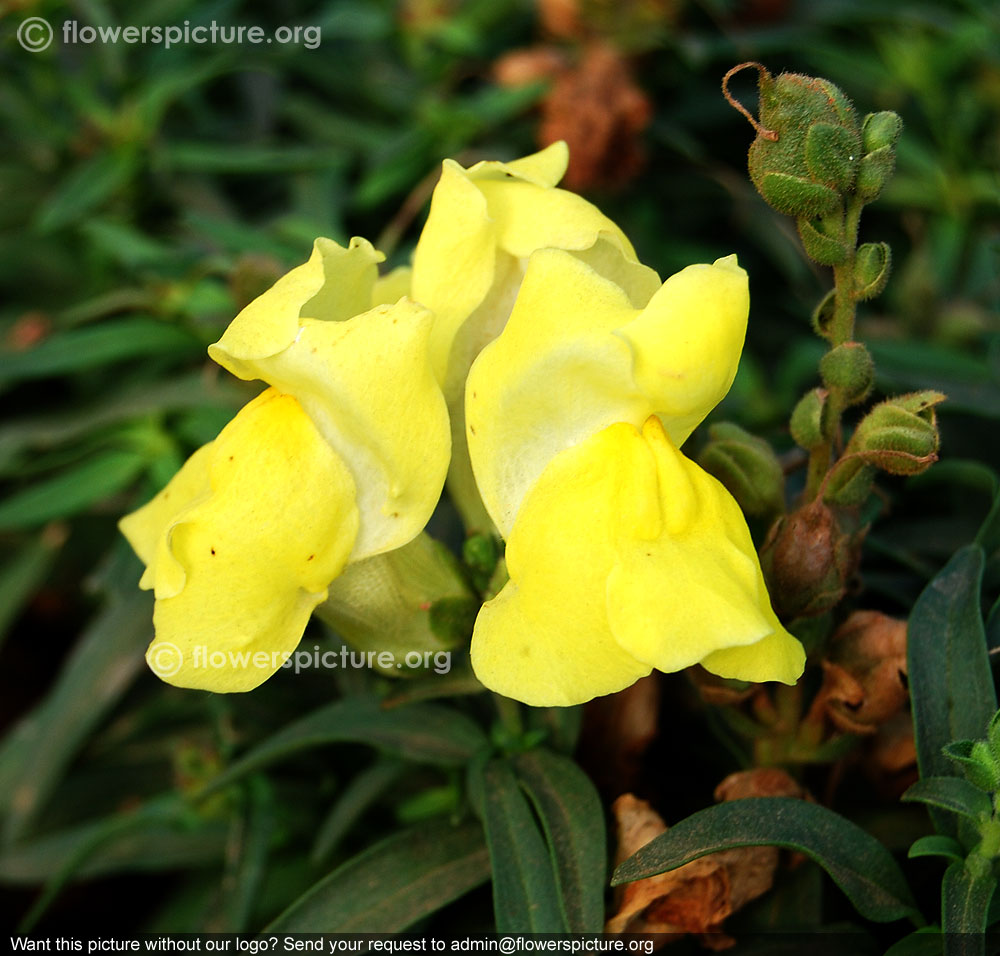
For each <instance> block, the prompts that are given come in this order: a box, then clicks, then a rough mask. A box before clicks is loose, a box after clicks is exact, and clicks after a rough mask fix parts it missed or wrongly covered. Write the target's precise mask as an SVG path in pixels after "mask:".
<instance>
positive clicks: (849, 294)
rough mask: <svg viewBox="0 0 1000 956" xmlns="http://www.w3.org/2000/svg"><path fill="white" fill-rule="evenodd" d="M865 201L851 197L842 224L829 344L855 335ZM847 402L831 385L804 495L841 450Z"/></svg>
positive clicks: (813, 491) (814, 490)
mask: <svg viewBox="0 0 1000 956" xmlns="http://www.w3.org/2000/svg"><path fill="white" fill-rule="evenodd" d="M863 208H864V203H863V202H862V201H861V200H859V199H857V198H855V197H852V198H850V199H849V200H848V202H847V209H846V210H845V212H844V218H843V222H842V226H841V239H842V240H843V241H844V243H845V245H846V246H847V248H848V250H849V252H848V254H847V257H846V258H845V259H844V261H843V262H842V263H841V264H840V265H837V266H834V267H833V288H834V305H833V315H832V316H831V318H830V323H829V326H828V336H829V340H830V348H831V349H834V348H836V347H837V346H838V345H843V344H844V343H845V342H850V341H852V340H853V339H854V320H855V317H856V315H857V305H858V302H857V296H856V292H855V283H854V269H855V258H856V255H857V247H858V225H859V223H860V221H861V210H862V209H863ZM846 405H847V403H846V401H845V397H844V396H843V395H842V394H841V393H840V390H839V389H836V388H833V389H830V394H829V396H828V397H827V401H826V408H825V409H824V414H823V430H824V433H825V435H826V441H825V442H824V443H823V444H822V445H820V446H818V447H817V448H814V449H813V450H812V451H811V452H810V454H809V470H808V472H807V476H806V491H805V498H806V500H807V501H811V500H812V499H814V498H815V497H816V496H817V495H818V494H819V492H820V488H821V486H822V483H823V479H824V477H826V474H827V472H828V471H829V470H830V465H831V463H832V462H833V460H834V455H835V452H839V450H840V448H839V446H840V442H841V432H840V419H841V416H842V415H843V414H844V409H845V407H846Z"/></svg>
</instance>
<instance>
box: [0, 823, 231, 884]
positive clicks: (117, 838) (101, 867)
mask: <svg viewBox="0 0 1000 956" xmlns="http://www.w3.org/2000/svg"><path fill="white" fill-rule="evenodd" d="M116 819H118V818H117V817H112V818H110V819H109V820H101V821H97V822H91V823H85V824H81V825H79V826H75V827H72V828H70V829H67V830H59V831H56V832H55V833H50V834H46V835H45V836H43V837H40V838H38V839H37V840H31V841H29V842H26V843H21V844H18V845H17V846H15V847H11V848H10V849H8V850H6V851H5V852H4V853H3V854H0V882H2V883H7V884H12V885H23V886H32V885H37V884H38V883H41V882H43V881H45V880H50V879H52V878H53V877H55V876H56V875H57V874H58V873H59V872H60V871H61V870H63V868H64V867H66V865H67V862H68V861H70V860H71V859H72V858H73V857H74V856H78V855H79V857H78V858H80V859H81V860H82V862H81V863H80V866H79V869H77V870H76V871H75V874H74V875H75V878H77V879H85V878H90V877H97V876H106V875H109V874H112V873H121V872H158V871H162V870H174V869H176V870H191V869H192V868H194V867H200V866H215V865H217V864H219V863H221V862H222V859H223V856H224V854H225V850H226V845H227V842H228V833H227V830H226V825H225V823H223V822H220V821H214V820H213V821H204V822H203V823H201V824H200V825H199V826H197V827H192V826H191V824H190V822H189V821H177V820H175V821H172V822H169V823H167V822H163V823H157V824H155V825H154V824H152V823H151V822H150V821H149V820H148V819H147V820H144V821H143V824H142V826H140V827H138V828H135V829H128V830H127V831H126V830H122V831H119V832H118V833H117V834H114V835H111V834H108V832H107V831H108V828H109V826H110V822H111V821H113V820H116ZM105 837H107V838H106V839H105ZM84 847H89V849H88V850H87V852H86V853H82V852H81V851H82V850H83V848H84Z"/></svg>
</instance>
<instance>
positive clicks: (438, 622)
mask: <svg viewBox="0 0 1000 956" xmlns="http://www.w3.org/2000/svg"><path fill="white" fill-rule="evenodd" d="M479 606H480V605H479V601H477V600H476V599H475V598H472V597H448V598H441V599H440V600H438V601H435V602H434V603H433V604H432V605H431V606H430V610H429V612H428V614H429V621H428V623H429V624H430V628H431V631H433V632H434V635H435V636H436V637H438V638H439V639H440V640H441V643H442V644H443V645H444V646H445V647H458V646H459V645H460V644H465V643H466V642H467V641H468V640H469V639H470V638H471V637H472V627H473V625H474V624H475V623H476V615H477V614H478V613H479Z"/></svg>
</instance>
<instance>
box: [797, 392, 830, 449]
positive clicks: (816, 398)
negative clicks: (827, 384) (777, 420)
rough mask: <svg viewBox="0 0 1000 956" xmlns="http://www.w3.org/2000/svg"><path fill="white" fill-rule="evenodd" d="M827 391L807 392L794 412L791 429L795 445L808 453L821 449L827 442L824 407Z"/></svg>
mask: <svg viewBox="0 0 1000 956" xmlns="http://www.w3.org/2000/svg"><path fill="white" fill-rule="evenodd" d="M826 397H827V392H826V389H822V388H814V389H813V390H812V391H811V392H806V394H805V395H803V396H802V398H800V399H799V403H798V404H797V405H796V406H795V410H794V411H793V412H792V418H791V421H790V422H789V428H790V430H791V433H792V438H793V439H795V444H796V445H798V446H799V447H800V448H804V449H805V450H806V451H812V450H813V449H814V448H819V446H820V445H822V444H824V443H825V442H826V437H825V435H824V433H823V406H824V405H825V404H826Z"/></svg>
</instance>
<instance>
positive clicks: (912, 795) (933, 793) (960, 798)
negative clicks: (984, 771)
mask: <svg viewBox="0 0 1000 956" xmlns="http://www.w3.org/2000/svg"><path fill="white" fill-rule="evenodd" d="M900 799H901V800H903V801H904V802H905V801H916V802H918V803H926V804H929V805H930V806H932V807H940V808H941V809H942V810H951V811H952V812H953V813H960V814H961V815H962V816H965V817H970V818H971V819H973V820H977V819H981V818H983V817H988V816H989V815H990V813H991V812H992V810H993V807H992V805H991V804H990V798H989V797H988V796H986V794H985V793H983V791H982V790H980V789H979V788H978V787H974V786H973V785H972V784H971V783H969V781H968V780H965V779H964V778H963V777H924V779H923V780H918V781H917V782H916V783H915V784H913V786H912V787H910V788H909V789H908V790H907V791H906V793H904V794H903V796H902V797H900Z"/></svg>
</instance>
